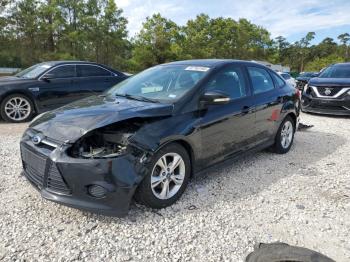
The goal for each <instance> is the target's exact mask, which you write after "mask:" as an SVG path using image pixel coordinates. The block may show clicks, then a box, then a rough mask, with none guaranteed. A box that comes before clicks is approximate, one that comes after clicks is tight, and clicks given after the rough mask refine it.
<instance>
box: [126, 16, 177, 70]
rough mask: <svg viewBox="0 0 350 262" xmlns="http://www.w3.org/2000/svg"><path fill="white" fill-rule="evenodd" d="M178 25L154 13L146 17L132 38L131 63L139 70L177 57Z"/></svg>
mask: <svg viewBox="0 0 350 262" xmlns="http://www.w3.org/2000/svg"><path fill="white" fill-rule="evenodd" d="M179 37H180V35H179V27H178V26H177V25H176V24H175V23H174V22H173V21H171V20H169V19H166V18H164V17H162V16H161V15H160V14H154V15H153V16H152V17H147V19H146V22H144V23H143V26H142V29H141V31H140V33H139V34H138V35H137V36H136V38H135V39H134V50H133V61H132V62H133V64H136V65H137V68H135V70H141V69H144V68H147V67H150V66H153V65H156V64H161V63H165V62H169V61H173V60H176V59H177V49H178V48H179V47H178V43H177V40H178V38H179Z"/></svg>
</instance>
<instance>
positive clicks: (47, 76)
mask: <svg viewBox="0 0 350 262" xmlns="http://www.w3.org/2000/svg"><path fill="white" fill-rule="evenodd" d="M53 78H54V75H53V74H50V73H47V74H45V75H43V76H42V77H41V80H44V81H46V82H50V80H51V79H53Z"/></svg>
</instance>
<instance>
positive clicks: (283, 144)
mask: <svg viewBox="0 0 350 262" xmlns="http://www.w3.org/2000/svg"><path fill="white" fill-rule="evenodd" d="M294 134H295V123H294V120H293V119H292V118H291V117H290V116H287V117H286V118H285V119H284V120H283V122H282V124H281V126H280V127H279V129H278V131H277V135H276V138H275V144H274V145H273V151H274V152H275V153H277V154H285V153H287V152H288V151H289V150H290V148H291V147H292V145H293V141H294Z"/></svg>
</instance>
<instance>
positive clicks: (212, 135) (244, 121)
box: [200, 65, 255, 165]
mask: <svg viewBox="0 0 350 262" xmlns="http://www.w3.org/2000/svg"><path fill="white" fill-rule="evenodd" d="M205 91H206V92H208V91H217V92H221V93H224V94H227V95H228V96H229V97H230V102H229V103H227V104H223V105H209V106H208V107H207V108H206V110H205V111H204V113H203V116H202V118H201V121H200V132H201V141H202V152H201V160H202V161H204V163H203V164H205V165H209V164H211V163H214V162H216V161H220V160H222V159H224V158H225V157H227V156H229V155H231V154H235V153H238V152H241V151H244V150H246V149H248V148H249V147H250V144H251V139H252V137H253V136H254V134H255V130H254V122H255V115H254V107H253V101H252V99H251V96H250V90H249V87H248V78H247V76H246V73H245V70H244V69H243V68H242V67H240V66H237V65H229V66H226V67H225V68H223V69H222V70H220V71H219V72H218V73H217V74H215V75H214V76H213V77H212V79H211V80H210V81H209V82H208V84H207V86H206V88H205Z"/></svg>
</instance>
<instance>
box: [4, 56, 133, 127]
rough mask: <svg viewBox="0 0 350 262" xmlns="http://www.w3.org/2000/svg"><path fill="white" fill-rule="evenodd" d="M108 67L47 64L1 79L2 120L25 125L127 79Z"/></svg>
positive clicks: (85, 64)
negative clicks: (33, 118) (37, 116)
mask: <svg viewBox="0 0 350 262" xmlns="http://www.w3.org/2000/svg"><path fill="white" fill-rule="evenodd" d="M126 78H127V76H126V75H125V74H124V73H121V72H119V71H116V70H114V69H111V68H109V67H107V66H104V65H101V64H97V63H90V62H81V61H56V62H44V63H40V64H37V65H34V66H32V67H29V68H27V69H25V70H23V71H21V72H19V73H18V74H16V75H15V76H10V77H0V111H1V117H2V118H3V119H4V120H5V121H9V122H24V121H28V120H30V119H31V118H32V116H33V115H34V114H39V113H42V112H45V111H48V110H52V109H55V108H58V107H60V106H63V105H65V104H68V103H71V102H73V101H75V100H78V99H81V98H84V97H86V96H91V95H92V94H95V93H101V92H103V91H106V90H107V89H109V88H110V87H112V86H114V85H115V84H117V83H119V82H120V81H122V80H124V79H126Z"/></svg>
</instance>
